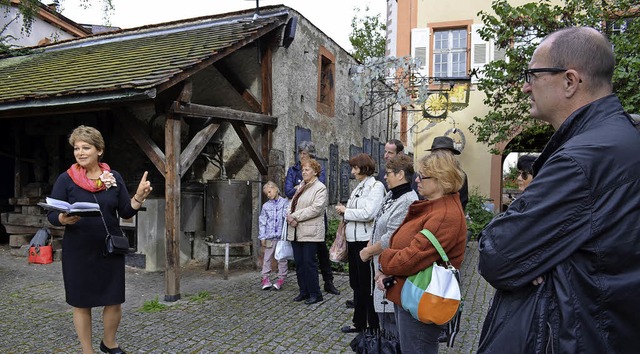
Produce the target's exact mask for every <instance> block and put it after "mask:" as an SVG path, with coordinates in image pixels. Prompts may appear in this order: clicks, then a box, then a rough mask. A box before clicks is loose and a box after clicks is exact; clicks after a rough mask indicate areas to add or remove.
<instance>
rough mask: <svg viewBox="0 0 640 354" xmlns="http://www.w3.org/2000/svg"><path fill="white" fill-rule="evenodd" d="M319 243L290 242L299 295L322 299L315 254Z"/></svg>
mask: <svg viewBox="0 0 640 354" xmlns="http://www.w3.org/2000/svg"><path fill="white" fill-rule="evenodd" d="M319 244H320V242H298V241H292V242H291V246H292V248H293V258H294V260H295V261H296V277H297V278H298V287H299V288H300V295H303V296H310V297H320V298H321V297H322V293H321V292H320V281H319V280H318V266H317V265H316V253H318V246H319Z"/></svg>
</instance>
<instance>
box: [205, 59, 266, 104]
mask: <svg viewBox="0 0 640 354" xmlns="http://www.w3.org/2000/svg"><path fill="white" fill-rule="evenodd" d="M213 66H214V67H215V68H216V69H217V70H218V72H220V74H221V75H222V77H224V78H225V79H226V80H227V82H229V84H230V85H231V87H233V88H234V90H236V92H238V93H239V94H240V96H242V98H243V99H244V101H245V102H247V104H248V105H249V107H251V109H252V110H253V111H254V112H262V110H261V107H260V102H258V100H257V99H256V98H255V96H253V94H252V93H251V92H250V91H249V90H248V89H247V88H246V87H245V86H244V84H243V83H242V81H240V79H239V78H238V76H236V75H235V74H234V73H233V71H232V70H231V69H229V67H228V66H227V65H226V64H224V63H223V62H222V61H220V60H219V61H217V62H215V63H214V64H213Z"/></svg>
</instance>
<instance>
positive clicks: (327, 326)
mask: <svg viewBox="0 0 640 354" xmlns="http://www.w3.org/2000/svg"><path fill="white" fill-rule="evenodd" d="M476 268H477V244H476V243H475V242H470V243H469V246H468V248H467V257H466V259H465V262H464V264H463V267H462V274H463V277H464V278H463V279H464V280H463V282H464V284H463V292H464V296H465V300H466V302H465V307H464V316H463V322H462V328H461V333H460V334H459V335H458V338H457V340H456V343H455V345H454V347H453V348H447V347H446V346H445V345H441V350H440V352H441V353H474V352H475V351H476V349H477V346H478V338H479V335H480V329H481V324H482V320H483V319H484V315H485V314H486V311H487V307H488V305H489V302H490V299H491V296H492V293H493V290H492V288H491V286H489V285H488V284H487V283H486V282H485V281H484V280H483V279H482V278H481V277H480V276H479V275H478V274H477V272H476ZM259 278H260V275H259V272H258V271H253V270H251V271H247V270H233V271H232V272H231V274H230V276H229V280H224V279H223V276H222V274H221V271H217V272H216V271H211V270H210V271H205V270H204V265H202V264H197V265H189V266H187V267H184V268H183V270H182V272H181V282H180V283H181V288H180V293H181V295H182V299H181V300H179V301H176V302H173V303H165V304H167V305H168V306H167V308H166V309H164V310H161V311H158V312H142V311H140V309H141V307H142V306H143V305H144V304H145V303H147V304H148V303H149V302H151V301H153V300H155V299H159V300H160V303H161V304H162V303H163V301H162V300H163V297H164V274H163V273H150V272H144V271H142V270H139V269H134V268H127V272H126V298H127V301H126V302H125V303H124V305H123V318H122V322H121V324H120V328H119V330H118V342H119V343H120V344H121V346H122V347H123V349H125V350H126V351H127V352H128V353H343V352H344V353H349V352H351V350H350V348H349V342H350V341H351V339H353V338H354V337H355V334H343V333H341V332H340V330H339V329H340V327H342V326H344V325H349V324H351V321H350V320H351V315H352V311H353V310H351V309H347V308H346V307H345V306H344V302H345V300H347V299H349V298H350V297H351V296H352V295H351V294H352V292H351V290H350V288H349V282H348V277H347V276H346V275H339V274H338V275H336V279H335V284H336V286H337V287H338V289H339V290H340V291H341V292H342V294H341V295H339V296H335V295H330V294H325V295H324V301H323V302H321V303H319V304H315V305H310V306H309V305H305V304H302V303H298V302H293V301H292V299H293V298H294V297H295V296H296V295H297V285H296V284H295V274H290V275H289V278H288V279H287V282H286V283H285V285H284V287H283V288H282V289H281V290H280V291H274V290H270V291H263V290H260V287H259ZM0 298H1V299H2V300H1V301H2V306H1V307H0V333H1V335H0V352H2V353H16V354H18V353H19V354H23V353H78V352H79V351H80V345H79V342H78V340H77V337H76V335H75V331H74V328H73V323H72V315H71V308H70V307H69V306H68V305H67V304H66V303H65V301H64V289H63V284H62V273H61V263H60V262H54V263H52V264H48V265H32V264H28V263H27V260H26V259H25V258H17V257H13V256H11V255H10V252H9V247H8V245H0ZM93 317H94V318H93V338H94V339H93V342H94V348H95V349H96V350H97V349H98V345H99V343H100V339H101V338H102V321H101V318H102V313H101V310H100V309H94V310H93Z"/></svg>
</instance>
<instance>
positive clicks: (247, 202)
mask: <svg viewBox="0 0 640 354" xmlns="http://www.w3.org/2000/svg"><path fill="white" fill-rule="evenodd" d="M251 209H252V197H251V183H250V182H249V181H240V180H219V181H207V190H206V213H205V215H206V236H212V238H213V240H214V242H221V243H241V242H249V241H251V220H252V219H251V218H252V216H251Z"/></svg>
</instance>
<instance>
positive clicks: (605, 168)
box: [287, 27, 640, 353]
mask: <svg viewBox="0 0 640 354" xmlns="http://www.w3.org/2000/svg"><path fill="white" fill-rule="evenodd" d="M614 66H615V59H614V56H613V51H612V46H611V43H610V42H609V41H608V40H607V38H606V37H605V36H604V35H603V34H601V33H600V32H598V31H597V30H595V29H593V28H589V27H570V28H565V29H561V30H558V31H556V32H554V33H551V34H550V35H548V36H547V37H546V38H544V39H543V40H542V42H541V43H540V44H539V45H538V47H537V48H536V50H535V51H534V53H533V57H532V59H531V61H530V62H529V67H528V68H527V69H526V70H525V71H524V75H523V77H524V84H523V87H522V91H523V92H524V93H525V94H526V95H527V96H529V98H530V105H531V108H530V114H531V117H533V118H535V119H539V120H542V121H545V122H548V123H549V124H551V125H552V126H553V128H554V129H555V133H554V135H553V136H552V137H551V139H550V141H549V142H548V143H547V145H546V146H545V148H544V150H543V151H542V153H541V154H540V155H539V156H538V157H537V158H535V161H533V164H532V166H531V164H530V162H531V160H532V159H531V158H528V159H529V161H528V162H529V164H528V166H527V167H525V166H524V165H521V167H520V169H521V172H520V175H519V178H518V182H519V183H520V185H521V188H522V189H523V193H522V195H520V196H519V197H518V198H517V199H516V200H515V201H514V202H513V203H511V205H509V206H508V208H507V209H506V211H505V212H504V213H502V214H500V215H499V216H497V217H495V218H494V219H493V220H492V221H491V222H490V223H489V224H488V225H487V226H486V227H485V228H484V230H482V231H481V232H480V234H479V241H478V252H479V264H478V270H479V273H480V275H481V276H482V277H484V278H485V280H487V281H488V282H489V283H490V284H491V285H492V286H493V287H495V288H496V292H495V296H494V299H493V301H492V304H491V307H490V309H489V311H488V313H487V316H486V318H485V323H484V326H483V328H482V333H481V335H480V343H479V348H478V352H479V353H541V352H554V353H555V352H557V353H564V352H571V353H574V352H588V353H629V352H634V351H636V350H637V348H638V346H639V345H640V337H638V336H637V335H636V333H637V332H638V331H639V330H640V321H638V320H637V319H636V316H635V315H634V314H635V313H636V312H637V310H638V309H640V308H639V306H638V301H637V297H638V290H637V289H638V288H639V287H638V285H639V284H638V283H639V282H640V252H639V251H638V250H639V249H640V248H639V247H638V244H639V242H638V240H639V238H638V231H639V230H640V208H638V205H640V194H639V193H637V191H638V190H639V189H640V155H638V154H637V152H636V150H637V147H638V146H640V132H639V131H640V129H639V128H638V123H637V122H636V121H634V119H633V118H632V117H631V115H629V114H628V113H626V112H625V110H624V108H623V106H622V105H621V103H620V101H619V100H618V98H617V97H616V96H615V95H614V94H613V93H612V88H613V86H612V75H613V71H614ZM438 141H439V142H442V143H446V144H447V146H449V145H448V144H449V142H448V141H446V140H441V139H438ZM392 145H393V146H392ZM437 145H439V144H436V142H434V147H437ZM431 150H432V151H431V154H429V155H427V156H425V157H424V158H422V159H421V160H420V163H419V165H418V168H417V169H416V170H417V171H416V172H417V173H415V177H414V176H413V173H414V171H413V168H412V166H411V161H409V160H408V159H406V158H403V157H402V155H401V154H400V153H401V151H402V149H401V148H399V147H398V146H397V145H395V144H394V142H390V143H389V144H387V145H386V146H385V157H387V156H388V157H389V159H388V161H386V171H385V172H386V174H385V182H386V186H387V188H388V190H389V191H388V192H387V193H386V195H385V194H384V188H383V186H382V185H381V184H380V183H379V182H376V181H375V180H373V178H372V177H371V174H372V171H373V168H372V167H371V159H370V158H369V157H367V156H362V155H358V156H354V157H353V158H352V159H351V160H350V161H349V164H350V165H351V167H352V172H353V174H354V175H355V176H356V179H357V180H358V186H357V187H356V189H354V191H353V193H352V195H351V197H350V198H349V201H348V202H347V204H346V205H344V206H341V205H338V206H337V207H336V210H337V211H338V212H339V213H341V214H343V216H344V219H345V221H346V222H347V223H348V224H347V225H349V224H351V225H350V226H349V228H348V231H347V232H348V233H347V237H348V242H349V246H350V248H352V249H351V250H350V251H349V265H350V272H349V276H350V285H351V287H352V289H353V291H354V299H353V303H354V304H353V305H354V306H355V310H354V317H353V326H348V327H345V328H343V331H345V332H352V331H359V330H362V329H364V328H365V327H373V328H376V327H379V326H380V323H384V327H385V328H387V329H388V330H389V331H396V334H397V336H398V338H399V339H400V344H401V349H402V352H403V353H437V351H438V336H439V335H440V334H441V329H440V327H438V326H435V325H433V324H425V323H422V322H418V321H417V320H415V319H414V318H413V317H411V316H410V315H409V313H407V312H406V311H405V310H404V309H403V308H402V306H401V303H400V291H401V288H402V284H403V282H404V281H405V279H406V277H407V276H409V275H412V274H415V273H417V272H418V271H420V270H422V269H424V268H426V267H427V266H429V265H430V264H432V263H433V262H434V261H439V260H440V257H439V255H438V254H437V252H436V251H435V249H434V248H433V247H432V246H431V244H430V243H429V242H428V241H427V239H426V238H425V237H422V236H421V235H420V234H419V232H420V231H421V230H423V229H428V230H429V231H431V232H432V233H433V234H435V236H436V237H437V238H438V241H439V242H440V244H441V245H442V247H443V248H444V250H445V252H446V253H447V255H448V256H449V260H450V261H451V263H452V264H453V265H454V266H455V267H460V265H461V262H462V260H463V257H464V251H465V243H466V242H465V241H466V237H465V233H466V224H465V218H464V211H463V203H462V202H461V194H462V191H461V193H458V191H459V190H460V189H461V188H463V185H464V184H465V182H464V181H465V174H464V173H463V172H462V170H461V169H460V166H459V164H458V162H457V161H456V160H455V158H454V156H453V154H455V151H449V152H447V151H446V150H442V149H431ZM451 152H453V154H452V153H451ZM393 155H398V156H393ZM525 162H526V161H525ZM321 172H322V171H321V169H320V168H319V165H318V164H317V163H316V162H315V161H313V160H310V161H308V162H303V163H302V182H301V183H300V185H301V187H298V189H297V191H296V193H295V194H294V196H293V200H292V202H291V206H290V207H289V209H290V212H289V213H288V216H287V222H288V225H289V233H290V235H289V238H290V239H293V240H294V244H295V243H296V242H298V243H304V242H305V241H307V240H310V241H311V240H312V241H313V242H315V243H316V244H315V246H311V247H305V246H306V245H305V246H301V245H297V246H294V247H296V248H297V251H296V252H297V253H296V263H298V260H299V259H300V265H297V266H298V285H299V287H300V294H299V296H298V297H296V300H302V299H306V300H307V302H308V303H314V302H316V301H318V299H319V298H321V295H320V294H319V285H318V277H317V271H316V269H315V263H314V262H310V259H312V258H313V257H315V255H316V253H317V251H318V248H319V247H318V246H319V245H321V244H323V240H324V238H323V237H320V235H318V237H317V238H314V236H313V235H312V236H309V235H307V231H308V230H307V228H305V227H304V226H305V223H310V224H312V225H313V227H311V228H309V229H313V228H315V227H320V226H321V225H322V223H323V222H324V221H323V220H322V219H323V215H324V208H325V207H326V205H327V198H326V187H325V186H324V184H323V183H322V182H320V181H318V176H319V175H320V174H321ZM409 177H411V178H409ZM411 180H414V182H415V183H416V189H417V192H418V194H419V195H420V197H422V198H424V199H423V200H417V198H418V196H417V195H415V194H413V193H414V191H413V190H411V188H409V187H408V185H409V183H410V181H411ZM525 188H526V189H525ZM306 193H309V194H310V195H308V196H305V194H306ZM401 219H402V222H398V220H401ZM356 251H357V252H356ZM376 257H377V258H376ZM371 260H373V264H374V265H376V267H371V268H369V266H368V263H367V262H371ZM368 269H371V271H368ZM369 279H372V280H371V281H372V283H369ZM389 279H392V281H391V282H389V281H388V280H389ZM325 282H326V280H325ZM373 283H375V286H376V287H377V288H378V289H380V290H382V289H385V286H386V291H385V292H384V293H380V292H377V291H373V292H371V291H368V290H369V289H371V287H372V286H373ZM376 294H377V295H376ZM381 296H382V297H383V298H384V297H385V296H386V298H387V299H389V300H390V301H391V302H393V303H394V304H395V306H394V308H393V311H394V316H390V315H388V314H387V313H388V312H387V311H388V310H387V309H385V308H383V309H382V311H380V310H379V307H378V304H377V302H381V301H380V297H381ZM383 300H384V299H383ZM393 320H395V326H394V327H393V326H392V325H393ZM387 326H389V327H387Z"/></svg>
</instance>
